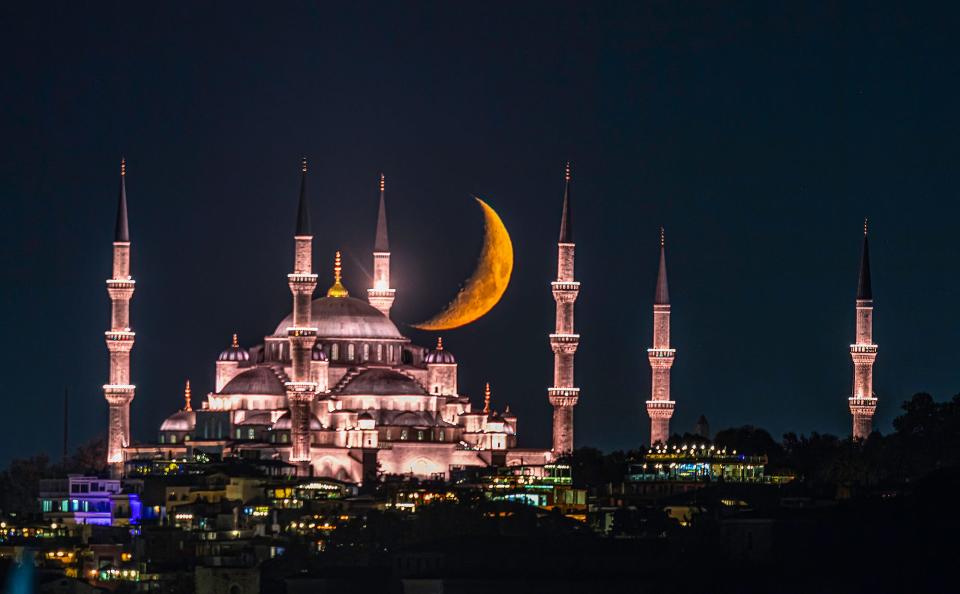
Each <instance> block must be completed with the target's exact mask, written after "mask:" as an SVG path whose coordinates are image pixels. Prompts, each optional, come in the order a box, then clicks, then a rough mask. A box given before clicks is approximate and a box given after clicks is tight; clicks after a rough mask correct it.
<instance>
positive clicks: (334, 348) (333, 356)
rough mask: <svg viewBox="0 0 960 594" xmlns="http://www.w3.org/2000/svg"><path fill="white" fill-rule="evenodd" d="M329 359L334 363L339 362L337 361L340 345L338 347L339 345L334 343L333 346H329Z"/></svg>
mask: <svg viewBox="0 0 960 594" xmlns="http://www.w3.org/2000/svg"><path fill="white" fill-rule="evenodd" d="M330 358H331V359H333V360H334V361H339V360H340V345H339V344H336V343H334V344H331V345H330Z"/></svg>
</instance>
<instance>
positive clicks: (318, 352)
mask: <svg viewBox="0 0 960 594" xmlns="http://www.w3.org/2000/svg"><path fill="white" fill-rule="evenodd" d="M310 359H312V360H313V361H326V360H327V354H326V353H324V352H323V345H322V344H321V343H320V341H319V340H318V341H317V342H315V343H313V350H311V351H310Z"/></svg>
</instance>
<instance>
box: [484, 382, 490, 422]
mask: <svg viewBox="0 0 960 594" xmlns="http://www.w3.org/2000/svg"><path fill="white" fill-rule="evenodd" d="M483 414H485V415H488V414H490V382H487V385H486V386H484V387H483Z"/></svg>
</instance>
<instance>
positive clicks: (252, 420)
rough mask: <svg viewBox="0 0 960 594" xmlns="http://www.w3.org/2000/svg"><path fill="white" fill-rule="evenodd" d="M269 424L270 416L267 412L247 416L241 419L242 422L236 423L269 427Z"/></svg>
mask: <svg viewBox="0 0 960 594" xmlns="http://www.w3.org/2000/svg"><path fill="white" fill-rule="evenodd" d="M271 422H272V421H271V415H270V413H269V412H259V413H253V414H248V415H247V416H245V417H243V420H242V421H238V422H237V425H243V426H247V425H254V426H256V425H270V424H271Z"/></svg>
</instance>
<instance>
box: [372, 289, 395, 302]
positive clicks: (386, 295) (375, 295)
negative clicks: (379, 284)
mask: <svg viewBox="0 0 960 594" xmlns="http://www.w3.org/2000/svg"><path fill="white" fill-rule="evenodd" d="M396 292H397V290H396V289H367V297H368V298H370V299H389V300H391V301H393V298H394V295H395V294H396Z"/></svg>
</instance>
